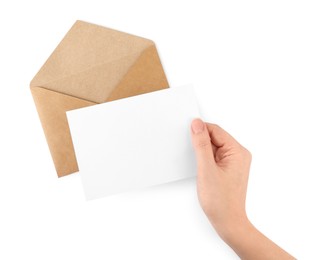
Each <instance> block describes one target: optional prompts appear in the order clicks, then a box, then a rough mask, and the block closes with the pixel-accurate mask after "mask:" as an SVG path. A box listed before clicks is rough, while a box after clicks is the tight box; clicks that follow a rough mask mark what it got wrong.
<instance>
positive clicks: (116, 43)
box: [31, 21, 154, 90]
mask: <svg viewBox="0 0 311 260" xmlns="http://www.w3.org/2000/svg"><path fill="white" fill-rule="evenodd" d="M153 44H154V43H153V42H152V41H150V40H148V39H144V38H141V37H138V36H134V35H130V34H127V33H123V32H119V31H116V30H112V29H109V28H105V27H102V26H98V25H94V24H90V23H86V22H83V21H77V22H76V23H75V24H74V25H73V26H72V28H71V29H70V30H69V32H68V33H67V34H66V36H65V37H64V38H63V40H62V41H61V42H60V44H59V45H58V46H57V48H56V49H55V50H54V52H53V53H52V54H51V56H50V57H49V58H48V60H47V61H46V62H45V64H44V65H43V66H42V68H41V69H40V70H39V72H38V73H37V75H36V76H35V77H34V79H33V80H32V82H31V86H44V87H45V86H46V85H47V84H48V83H49V82H51V81H54V82H56V81H58V80H60V79H64V78H65V77H68V76H72V75H76V74H79V73H81V72H83V71H87V70H89V69H90V68H96V67H97V66H98V65H102V64H104V63H110V62H112V61H114V60H120V59H121V58H122V57H124V56H129V55H134V54H137V55H139V54H140V52H142V51H143V50H144V49H145V48H147V47H148V46H150V45H153ZM49 88H50V89H52V90H54V86H51V84H49Z"/></svg>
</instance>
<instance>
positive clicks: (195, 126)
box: [191, 119, 204, 134]
mask: <svg viewBox="0 0 311 260" xmlns="http://www.w3.org/2000/svg"><path fill="white" fill-rule="evenodd" d="M191 128H192V132H193V133H194V134H199V133H202V132H203V131H204V123H203V121H202V120H201V119H194V120H193V121H192V124H191Z"/></svg>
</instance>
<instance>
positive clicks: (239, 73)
mask: <svg viewBox="0 0 311 260" xmlns="http://www.w3.org/2000/svg"><path fill="white" fill-rule="evenodd" d="M309 2H310V1H299V0H295V1H287V0H280V1H276V0H262V1H247V0H245V1H241V0H236V1H230V0H227V1H222V0H219V1H195V0H192V1H188V2H186V1H175V2H174V1H154V2H153V3H152V2H150V1H137V0H131V1H120V0H113V1H92V0H89V1H85V2H82V1H50V2H47V1H31V0H28V1H19V2H18V1H2V2H1V3H0V26H1V30H0V73H1V76H0V88H1V92H0V93H1V94H0V95H1V101H0V115H1V121H0V122H1V123H0V124H1V125H0V247H1V248H0V259H135V260H139V259H199V260H200V259H237V257H236V256H235V254H234V253H233V252H232V251H231V249H230V248H229V247H227V246H226V245H225V244H224V243H223V242H222V241H221V240H220V239H219V238H218V237H217V235H216V233H215V232H214V231H213V229H212V227H211V226H210V224H209V222H208V220H207V219H206V217H205V216H204V214H203V213H202V211H201V209H200V207H199V205H198V202H197V198H196V190H195V181H194V180H190V181H182V182H178V183H173V184H168V185H163V186H159V187H155V188H150V189H144V190H139V191H136V192H131V193H125V194H121V195H117V196H112V197H108V198H104V199H100V200H95V201H91V202H86V201H85V199H84V196H83V191H82V185H81V182H80V176H79V175H78V174H75V175H71V176H68V177H65V178H61V179H58V178H57V177H56V173H55V171H54V166H53V163H52V160H51V158H50V154H49V150H48V147H47V145H46V142H45V138H44V134H43V131H42V128H41V125H40V122H39V119H38V115H37V112H36V109H35V106H34V104H33V101H32V97H31V94H30V91H29V82H30V80H31V79H32V77H33V76H34V75H35V73H36V72H37V71H38V70H39V68H40V67H41V65H42V64H43V63H44V61H45V60H46V59H47V58H48V56H49V55H50V53H51V52H52V51H53V49H54V48H55V47H56V45H57V44H58V43H59V41H60V40H61V39H62V37H63V36H64V35H65V33H66V32H67V31H68V30H69V28H70V27H71V26H72V24H73V23H74V21H75V20H76V19H82V20H85V21H89V22H93V23H97V24H101V25H105V26H108V27H112V28H115V29H119V30H122V31H126V32H130V33H132V34H136V35H140V36H144V37H146V38H150V39H153V40H154V41H155V42H156V43H157V47H158V49H159V53H160V56H161V59H162V62H163V65H164V68H165V71H166V73H167V76H168V79H169V82H170V85H171V86H178V85H184V84H187V83H191V84H193V85H194V86H195V90H196V93H197V95H198V99H199V102H200V105H201V108H202V112H203V114H204V116H205V119H206V120H208V121H212V122H216V123H218V124H219V125H221V126H223V128H225V129H226V130H228V131H229V132H230V133H231V134H232V135H233V136H235V137H236V139H238V140H239V141H240V142H241V143H242V144H243V145H244V146H246V147H247V148H248V149H249V150H250V151H251V152H252V154H253V164H252V169H251V176H250V180H249V190H248V198H247V211H248V214H249V217H250V219H251V220H252V221H253V223H254V224H255V225H256V226H257V227H258V228H259V229H260V230H262V231H263V232H264V233H265V234H266V235H267V236H269V237H270V238H271V239H273V240H274V241H275V242H277V243H278V244H279V245H280V246H282V247H284V248H285V249H286V250H287V251H289V252H290V253H292V254H293V255H295V256H296V257H298V258H299V259H311V252H310V233H311V223H310V221H311V214H310V198H311V188H310V187H311V166H310V156H311V152H310V147H311V137H310V133H311V124H310V118H311V116H310V112H311V102H310V94H309V93H310V91H309V89H310V86H311V74H310V71H311V34H310V29H311V16H310V13H311V6H310V3H309Z"/></svg>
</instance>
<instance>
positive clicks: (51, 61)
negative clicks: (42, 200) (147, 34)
mask: <svg viewBox="0 0 311 260" xmlns="http://www.w3.org/2000/svg"><path fill="white" fill-rule="evenodd" d="M164 88H168V82H167V79H166V76H165V73H164V70H163V67H162V65H161V61H160V58H159V55H158V53H157V49H156V47H155V44H154V42H153V41H151V40H148V39H145V38H141V37H138V36H134V35H130V34H127V33H124V32H120V31H116V30H112V29H109V28H105V27H102V26H98V25H94V24H90V23H87V22H83V21H77V22H76V23H75V24H74V25H73V26H72V28H71V29H70V30H69V32H68V33H67V34H66V35H65V37H64V38H63V40H62V41H61V42H60V44H59V45H58V46H57V47H56V49H55V50H54V52H53V53H52V54H51V56H50V57H49V58H48V60H47V61H46V62H45V64H44V65H43V66H42V68H41V69H40V70H39V72H38V73H37V74H36V75H35V77H34V78H33V80H32V81H31V83H30V89H31V92H32V96H33V99H34V102H35V104H36V108H37V111H38V114H39V117H40V120H41V124H42V127H43V130H44V133H45V136H46V140H47V143H48V145H49V149H50V152H51V155H52V158H53V161H54V165H55V168H56V171H57V174H58V176H59V177H61V176H65V175H68V174H71V173H74V172H77V171H78V170H79V169H78V164H77V160H76V156H75V152H74V147H73V143H72V139H71V135H70V130H69V125H68V121H67V117H66V111H69V110H73V109H78V108H82V107H87V106H92V105H96V104H99V103H104V102H108V101H112V100H116V99H121V98H125V97H130V96H135V95H139V94H143V93H148V92H152V91H156V90H160V89H164ZM102 120H105V119H104V118H103V119H102ZM103 134H105V133H103ZM105 159H108V158H103V160H105Z"/></svg>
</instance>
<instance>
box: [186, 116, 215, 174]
mask: <svg viewBox="0 0 311 260" xmlns="http://www.w3.org/2000/svg"><path fill="white" fill-rule="evenodd" d="M191 133H192V134H191V136H192V144H193V147H194V150H195V154H196V159H197V165H198V168H199V169H200V168H201V169H204V168H207V167H208V166H210V165H211V164H214V163H215V159H214V153H213V148H212V143H211V137H210V135H209V132H208V129H207V126H206V124H205V123H204V122H203V121H202V120H201V119H194V120H193V121H192V123H191Z"/></svg>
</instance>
